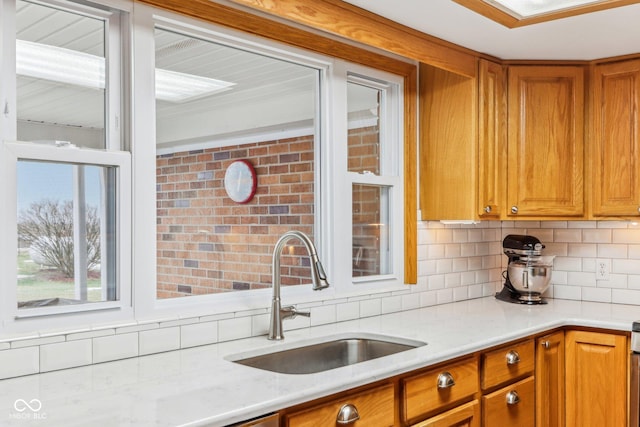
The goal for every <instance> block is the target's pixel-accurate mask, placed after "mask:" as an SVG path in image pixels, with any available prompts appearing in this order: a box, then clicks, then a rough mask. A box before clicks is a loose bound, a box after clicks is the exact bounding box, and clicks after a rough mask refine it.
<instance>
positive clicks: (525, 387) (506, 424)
mask: <svg viewBox="0 0 640 427" xmlns="http://www.w3.org/2000/svg"><path fill="white" fill-rule="evenodd" d="M534 382H535V380H534V377H528V378H525V379H524V380H522V381H519V382H517V383H514V384H510V385H508V386H506V387H504V388H501V389H500V390H498V391H494V392H493V393H491V394H487V395H485V396H482V425H483V426H484V427H496V426H500V427H533V426H534V425H535V423H534V418H535V398H536V395H535V385H534Z"/></svg>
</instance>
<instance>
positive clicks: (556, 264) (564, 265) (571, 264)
mask: <svg viewBox="0 0 640 427" xmlns="http://www.w3.org/2000/svg"><path fill="white" fill-rule="evenodd" d="M553 268H554V270H560V271H582V259H581V258H570V257H556V259H554V260H553Z"/></svg>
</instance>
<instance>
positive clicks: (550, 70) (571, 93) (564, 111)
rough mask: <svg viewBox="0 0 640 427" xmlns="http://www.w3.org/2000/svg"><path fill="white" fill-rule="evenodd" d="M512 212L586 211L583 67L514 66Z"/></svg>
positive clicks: (573, 214)
mask: <svg viewBox="0 0 640 427" xmlns="http://www.w3.org/2000/svg"><path fill="white" fill-rule="evenodd" d="M508 75H509V77H508V89H507V92H508V119H507V120H508V142H507V150H508V157H507V216H508V217H511V218H517V217H529V218H531V217H581V216H583V215H584V195H583V169H584V168H583V157H584V131H583V125H584V69H583V68H582V67H578V66H510V67H509V71H508Z"/></svg>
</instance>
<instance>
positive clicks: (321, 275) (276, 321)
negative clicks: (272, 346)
mask: <svg viewBox="0 0 640 427" xmlns="http://www.w3.org/2000/svg"><path fill="white" fill-rule="evenodd" d="M293 237H296V238H298V239H299V240H300V241H301V242H302V243H303V244H304V246H305V247H306V248H307V252H308V254H309V258H310V260H311V282H312V284H313V290H314V291H319V290H321V289H325V288H328V287H329V282H327V275H326V274H325V272H324V268H322V263H321V262H320V260H319V259H318V254H317V253H316V247H315V246H314V244H313V242H312V241H311V239H309V237H308V236H307V235H306V234H304V233H302V232H300V231H295V230H294V231H287V232H286V233H284V234H283V235H282V236H281V237H280V239H279V240H278V242H277V243H276V246H275V248H274V249H273V263H272V265H271V268H272V271H271V277H272V281H271V283H272V286H273V298H272V300H271V323H270V325H269V336H268V338H269V339H270V340H281V339H283V338H284V335H283V331H282V321H283V320H284V319H288V318H294V317H296V316H305V317H310V316H311V313H309V312H308V311H297V310H296V308H295V307H294V306H288V307H282V306H281V304H280V256H281V255H282V248H284V245H285V243H287V241H288V240H289V239H291V238H293Z"/></svg>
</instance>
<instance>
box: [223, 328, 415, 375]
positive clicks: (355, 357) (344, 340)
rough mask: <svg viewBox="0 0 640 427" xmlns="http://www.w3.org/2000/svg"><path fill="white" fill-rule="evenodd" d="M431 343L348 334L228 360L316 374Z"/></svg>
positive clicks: (237, 356)
mask: <svg viewBox="0 0 640 427" xmlns="http://www.w3.org/2000/svg"><path fill="white" fill-rule="evenodd" d="M424 345H427V343H425V342H422V341H415V340H409V339H404V338H396V337H389V336H383V335H376V334H350V335H349V334H347V335H341V336H340V337H335V336H333V337H328V338H327V339H326V340H324V341H321V342H312V343H307V344H298V345H297V346H295V347H292V348H288V349H283V350H277V351H270V352H266V353H262V354H256V355H248V354H246V353H245V354H244V355H235V356H230V357H228V358H227V360H230V361H232V362H235V363H240V364H242V365H246V366H252V367H254V368H258V369H263V370H267V371H272V372H279V373H282V374H313V373H316V372H323V371H328V370H329V369H335V368H340V367H342V366H347V365H353V364H354V363H360V362H366V361H367V360H372V359H377V358H379V357H384V356H389V355H392V354H395V353H399V352H402V351H406V350H411V349H414V348H417V347H421V346H424Z"/></svg>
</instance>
